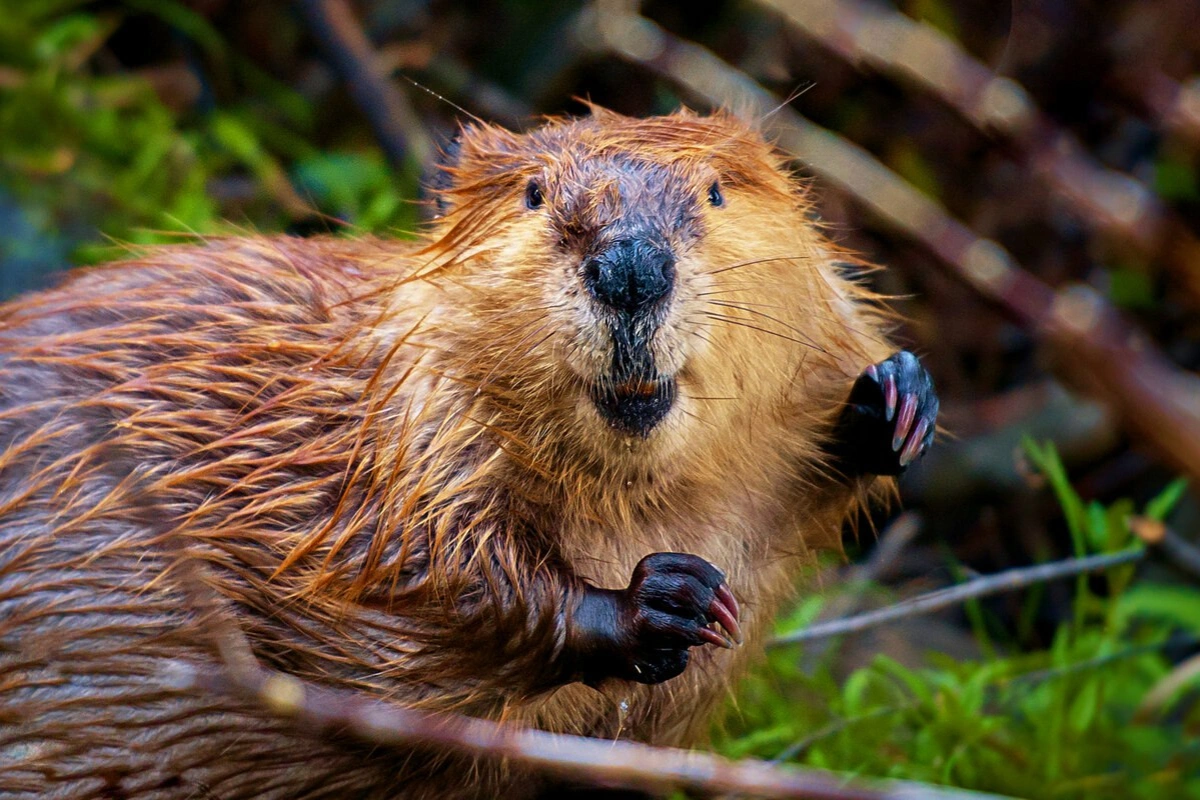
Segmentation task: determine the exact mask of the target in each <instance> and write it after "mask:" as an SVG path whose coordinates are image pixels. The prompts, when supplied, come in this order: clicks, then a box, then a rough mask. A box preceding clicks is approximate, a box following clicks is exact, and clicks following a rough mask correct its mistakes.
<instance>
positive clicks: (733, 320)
mask: <svg viewBox="0 0 1200 800" xmlns="http://www.w3.org/2000/svg"><path fill="white" fill-rule="evenodd" d="M700 313H701V314H703V315H704V316H706V317H708V318H710V319H714V320H717V321H718V322H724V323H727V324H729V325H737V326H739V327H742V328H748V329H750V330H752V331H758V332H759V333H765V334H767V335H769V336H777V337H779V338H780V339H783V340H785V341H789V342H795V343H796V344H799V345H803V346H805V347H808V348H811V349H813V350H816V351H817V352H818V353H828V351H827V350H825V348H823V347H821V346H820V345H817V344H814V343H813V342H808V341H805V340H803V339H797V338H796V337H794V336H788V335H787V334H785V333H780V332H779V331H773V330H771V329H770V328H763V327H761V326H758V325H752V324H750V323H749V322H746V320H744V319H738V318H737V317H730V316H727V315H725V314H718V313H717V312H715V311H701V312H700Z"/></svg>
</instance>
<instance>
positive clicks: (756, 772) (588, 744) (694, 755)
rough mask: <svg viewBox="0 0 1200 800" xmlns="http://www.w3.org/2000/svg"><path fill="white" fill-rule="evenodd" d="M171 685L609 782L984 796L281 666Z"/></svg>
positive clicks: (362, 734) (178, 678) (314, 724)
mask: <svg viewBox="0 0 1200 800" xmlns="http://www.w3.org/2000/svg"><path fill="white" fill-rule="evenodd" d="M167 679H168V681H169V683H170V685H171V686H172V688H175V689H178V690H181V691H201V692H207V693H216V694H221V695H226V696H233V697H237V698H240V699H242V700H244V701H247V702H250V703H253V704H255V705H257V706H260V707H261V708H263V709H265V710H267V711H268V712H270V713H271V714H273V715H275V716H278V717H281V718H285V719H290V720H294V721H297V722H300V723H303V724H304V726H305V727H306V728H309V729H313V730H316V731H318V732H321V733H328V734H336V735H350V736H353V737H354V738H357V739H359V740H361V741H364V742H367V743H369V744H372V745H375V746H378V747H411V746H413V745H423V746H429V745H434V746H437V747H439V748H441V749H445V750H448V751H454V752H457V753H462V754H465V755H468V756H490V757H496V758H505V759H508V760H509V761H512V762H516V763H519V764H522V765H525V766H528V767H532V768H536V769H539V770H544V771H547V772H552V773H555V774H557V775H560V776H563V777H566V778H570V779H573V780H578V781H583V782H587V783H595V784H600V785H604V786H607V787H616V788H628V789H637V790H643V791H657V792H669V791H671V790H674V789H679V788H690V789H695V790H700V791H705V792H725V793H735V794H744V795H752V796H754V797H761V798H797V799H798V798H806V799H807V800H916V798H930V800H939V799H940V800H969V799H973V800H986V798H988V797H992V798H995V797H997V795H981V794H977V793H974V792H959V791H955V790H952V789H943V788H938V787H931V786H925V785H923V784H915V783H907V782H895V781H887V782H873V781H863V780H859V779H850V778H845V777H842V776H839V775H836V774H835V773H830V772H824V771H820V770H813V769H798V768H791V767H787V768H785V767H780V766H776V765H774V764H771V763H768V762H765V761H755V760H745V761H730V760H728V759H724V758H720V757H718V756H714V755H710V754H707V753H701V752H694V751H688V750H678V749H672V748H660V747H650V746H648V745H643V744H637V743H634V742H626V741H605V740H599V739H589V738H586V737H582V736H569V735H564V734H552V733H547V732H545V731H539V730H529V729H523V728H516V727H512V726H509V725H502V724H499V723H495V722H490V721H487V720H481V719H474V718H470V717H464V716H460V715H457V714H446V713H430V712H422V711H416V710H413V709H407V708H402V707H399V706H395V705H391V704H388V703H384V702H382V701H378V700H375V699H373V698H370V697H369V696H366V695H363V694H360V693H356V692H348V691H341V690H334V689H327V688H324V687H320V686H317V685H315V684H311V683H307V682H304V681H301V680H299V679H297V678H294V677H292V676H290V675H284V674H282V673H279V672H273V671H271V670H266V669H261V668H258V667H246V668H241V669H232V668H224V669H223V668H221V667H216V668H213V667H211V666H207V665H206V666H204V667H201V666H198V665H193V664H186V663H177V664H175V665H173V669H172V672H171V673H170V675H168V676H167Z"/></svg>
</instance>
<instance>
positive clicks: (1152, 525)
mask: <svg viewBox="0 0 1200 800" xmlns="http://www.w3.org/2000/svg"><path fill="white" fill-rule="evenodd" d="M1129 527H1130V528H1132V529H1133V532H1134V533H1135V534H1136V535H1137V537H1138V538H1139V539H1141V540H1142V541H1143V542H1145V543H1146V544H1149V545H1154V546H1156V547H1160V548H1162V549H1163V551H1164V552H1165V553H1166V554H1167V555H1168V556H1170V557H1171V563H1173V564H1175V565H1176V566H1178V567H1179V568H1180V569H1184V570H1187V571H1188V572H1190V573H1192V574H1193V575H1195V576H1196V577H1200V547H1197V546H1196V545H1194V544H1192V543H1191V542H1189V541H1187V540H1186V539H1184V538H1183V537H1182V536H1180V535H1179V534H1178V533H1176V532H1175V531H1173V530H1171V529H1170V528H1168V527H1167V526H1166V525H1164V524H1163V523H1162V522H1160V521H1159V520H1156V519H1148V518H1146V517H1134V518H1133V519H1131V520H1130V521H1129Z"/></svg>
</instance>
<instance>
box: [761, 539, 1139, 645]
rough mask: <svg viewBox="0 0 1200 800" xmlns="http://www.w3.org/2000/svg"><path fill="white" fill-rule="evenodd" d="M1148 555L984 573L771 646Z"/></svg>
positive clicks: (929, 611) (1069, 560)
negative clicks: (990, 573)
mask: <svg viewBox="0 0 1200 800" xmlns="http://www.w3.org/2000/svg"><path fill="white" fill-rule="evenodd" d="M1145 555H1146V551H1145V550H1144V549H1143V548H1140V547H1139V548H1136V549H1131V550H1121V551H1119V552H1116V553H1104V554H1101V555H1095V556H1086V557H1084V558H1067V559H1064V560H1062V561H1052V562H1050V563H1048V564H1036V565H1034V566H1032V567H1019V568H1017V569H1010V570H1005V571H1004V572H1000V573H997V574H995V575H985V576H983V577H981V578H975V579H973V580H969V581H967V582H966V583H962V584H959V585H958V586H951V587H948V588H946V589H939V590H937V591H936V592H929V593H927V594H923V595H920V596H919V597H914V598H912V599H911V600H905V601H904V602H901V603H896V604H894V605H890V606H886V607H884V608H880V609H877V610H875V611H868V612H867V613H865V614H858V615H857V616H853V617H847V618H845V619H837V620H832V621H830V622H825V623H821V624H817V625H810V626H808V627H807V628H805V629H803V630H800V631H796V632H795V633H789V634H787V635H786V636H780V637H778V638H776V639H774V640H773V641H772V642H770V644H769V646H771V647H780V646H783V645H788V644H798V643H800V642H811V641H813V640H816V639H825V638H828V637H830V636H841V635H842V634H846V633H857V632H858V631H864V630H866V629H868V628H876V627H879V626H880V625H885V624H887V623H889V622H895V621H897V620H900V619H905V618H907V617H917V616H921V615H924V614H932V613H933V612H934V611H941V610H942V609H944V608H950V607H952V606H956V605H961V604H962V603H965V602H967V601H968V600H975V599H978V598H980V597H989V596H991V595H994V594H1002V593H1004V592H1014V591H1016V590H1017V589H1024V588H1027V587H1029V586H1034V585H1035V584H1039V583H1047V582H1049V581H1054V580H1059V579H1061V578H1071V577H1074V576H1076V575H1082V574H1084V573H1087V572H1097V571H1099V570H1102V569H1110V568H1112V567H1116V566H1120V565H1122V564H1132V563H1133V562H1135V561H1140V560H1142V559H1143V558H1144V557H1145Z"/></svg>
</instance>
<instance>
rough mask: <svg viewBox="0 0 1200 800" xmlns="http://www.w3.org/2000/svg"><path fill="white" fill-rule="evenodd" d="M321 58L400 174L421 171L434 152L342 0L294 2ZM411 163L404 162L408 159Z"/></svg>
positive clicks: (418, 122)
mask: <svg viewBox="0 0 1200 800" xmlns="http://www.w3.org/2000/svg"><path fill="white" fill-rule="evenodd" d="M296 6H297V8H298V9H299V10H300V13H301V14H302V15H303V17H304V19H305V21H306V22H307V24H308V28H309V30H310V31H311V32H312V34H313V36H314V37H316V39H317V42H318V43H319V44H320V45H321V49H322V51H324V53H325V57H326V58H328V59H329V62H330V64H331V65H332V67H333V69H334V71H335V72H337V74H338V75H339V76H340V77H341V79H342V80H343V81H345V83H346V86H347V87H348V88H349V89H350V94H351V95H352V96H353V97H354V101H355V103H357V104H358V107H359V109H361V110H362V112H363V114H365V115H366V117H367V121H368V122H369V123H370V125H371V129H372V130H373V131H374V133H375V138H376V139H377V140H378V141H379V145H380V147H382V148H383V151H384V154H385V155H386V156H387V159H388V161H389V162H390V163H391V165H392V167H393V168H394V169H396V170H398V171H400V170H404V169H405V168H410V169H411V168H412V165H414V164H415V165H416V166H417V167H420V166H421V165H423V164H425V163H426V162H427V161H428V159H429V158H430V156H431V155H432V153H433V147H432V145H431V143H430V141H429V137H428V135H427V134H426V133H425V128H424V126H423V125H422V124H421V120H420V119H419V118H418V117H417V114H416V112H415V111H414V110H413V107H412V105H411V104H410V103H409V102H408V97H407V96H406V95H405V94H404V93H403V92H401V91H400V90H399V89H398V88H396V86H395V85H393V84H392V82H391V81H390V80H389V79H388V77H387V75H386V74H385V73H384V72H383V71H382V70H380V69H379V67H378V65H379V63H380V62H379V59H378V57H377V55H376V53H375V49H374V47H373V46H372V45H371V42H370V40H368V39H367V35H366V34H365V33H364V32H363V29H362V26H360V25H359V23H358V20H357V19H356V18H355V16H354V10H353V9H352V8H351V7H350V4H349V3H348V2H346V0H296ZM409 158H411V162H409V163H408V164H406V159H409Z"/></svg>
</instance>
